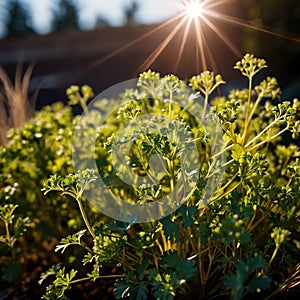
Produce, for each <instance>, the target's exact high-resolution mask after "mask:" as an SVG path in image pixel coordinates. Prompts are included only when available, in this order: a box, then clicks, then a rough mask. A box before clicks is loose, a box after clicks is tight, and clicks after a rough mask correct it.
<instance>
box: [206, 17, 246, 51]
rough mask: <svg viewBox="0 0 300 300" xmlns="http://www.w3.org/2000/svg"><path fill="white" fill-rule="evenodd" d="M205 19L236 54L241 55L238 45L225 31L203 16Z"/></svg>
mask: <svg viewBox="0 0 300 300" xmlns="http://www.w3.org/2000/svg"><path fill="white" fill-rule="evenodd" d="M202 19H203V21H204V22H205V23H206V24H207V25H208V26H209V27H210V28H211V29H212V30H213V31H214V32H215V33H216V34H217V35H218V37H219V38H220V39H221V40H222V41H223V42H224V43H225V44H226V45H227V46H228V47H229V49H230V50H231V51H232V52H233V53H234V54H235V55H236V56H241V53H240V51H239V50H238V49H237V47H236V46H235V45H234V44H233V43H232V42H231V40H230V39H229V38H228V36H226V35H225V34H224V33H222V32H221V30H220V29H219V28H217V26H216V25H214V24H213V23H212V22H211V21H209V20H208V19H207V18H206V17H204V16H203V17H202Z"/></svg>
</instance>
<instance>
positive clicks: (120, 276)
mask: <svg viewBox="0 0 300 300" xmlns="http://www.w3.org/2000/svg"><path fill="white" fill-rule="evenodd" d="M122 277H125V274H121V275H117V274H116V275H103V276H98V277H97V278H96V279H111V278H122ZM87 280H91V278H89V277H85V278H80V279H76V280H72V281H70V282H69V283H70V284H76V283H80V282H82V281H87Z"/></svg>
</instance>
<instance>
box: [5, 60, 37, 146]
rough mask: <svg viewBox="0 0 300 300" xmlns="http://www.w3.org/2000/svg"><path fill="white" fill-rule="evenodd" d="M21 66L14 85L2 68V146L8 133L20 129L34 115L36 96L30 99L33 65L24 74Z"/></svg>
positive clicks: (17, 70)
mask: <svg viewBox="0 0 300 300" xmlns="http://www.w3.org/2000/svg"><path fill="white" fill-rule="evenodd" d="M22 71H23V66H22V65H21V64H19V65H18V66H17V69H16V73H15V80H14V83H13V82H11V80H10V78H9V76H8V74H7V73H6V71H5V70H4V69H3V68H2V67H0V144H5V143H6V142H7V131H8V130H9V129H10V128H18V127H20V126H21V125H22V124H23V123H24V122H26V121H27V120H28V119H29V118H30V117H31V116H32V114H33V113H34V109H35V100H36V94H35V95H34V96H33V97H32V99H29V96H28V90H29V84H30V79H31V76H32V71H33V65H32V64H31V65H29V66H28V67H27V69H26V70H25V72H24V74H22V73H23V72H22Z"/></svg>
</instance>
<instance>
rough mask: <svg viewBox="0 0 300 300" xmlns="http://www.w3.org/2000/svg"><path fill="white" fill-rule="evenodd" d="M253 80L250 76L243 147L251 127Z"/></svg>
mask: <svg viewBox="0 0 300 300" xmlns="http://www.w3.org/2000/svg"><path fill="white" fill-rule="evenodd" d="M252 78H253V76H249V85H248V101H247V106H246V116H245V128H244V133H243V145H244V144H245V142H246V139H247V132H248V127H249V122H250V119H249V114H250V105H251V91H252Z"/></svg>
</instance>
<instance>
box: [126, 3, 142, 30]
mask: <svg viewBox="0 0 300 300" xmlns="http://www.w3.org/2000/svg"><path fill="white" fill-rule="evenodd" d="M138 9H139V6H138V4H137V2H136V1H134V0H133V1H131V3H130V5H129V6H127V7H126V8H125V14H126V22H127V23H128V24H133V23H135V15H136V13H137V11H138Z"/></svg>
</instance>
